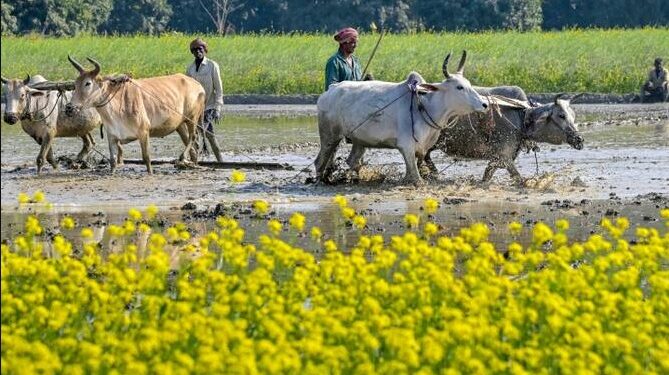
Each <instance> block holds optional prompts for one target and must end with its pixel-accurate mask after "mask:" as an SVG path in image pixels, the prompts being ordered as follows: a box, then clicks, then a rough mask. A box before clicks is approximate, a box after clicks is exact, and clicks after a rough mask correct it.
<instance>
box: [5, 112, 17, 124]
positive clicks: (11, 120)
mask: <svg viewBox="0 0 669 375" xmlns="http://www.w3.org/2000/svg"><path fill="white" fill-rule="evenodd" d="M4 120H5V122H6V123H8V124H9V125H14V124H16V123H17V122H19V115H18V114H16V113H14V112H5V118H4Z"/></svg>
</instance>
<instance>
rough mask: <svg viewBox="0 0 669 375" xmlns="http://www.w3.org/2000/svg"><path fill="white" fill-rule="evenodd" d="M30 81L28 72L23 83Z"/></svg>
mask: <svg viewBox="0 0 669 375" xmlns="http://www.w3.org/2000/svg"><path fill="white" fill-rule="evenodd" d="M29 83H30V74H28V75H26V79H24V80H23V84H24V85H27V84H29Z"/></svg>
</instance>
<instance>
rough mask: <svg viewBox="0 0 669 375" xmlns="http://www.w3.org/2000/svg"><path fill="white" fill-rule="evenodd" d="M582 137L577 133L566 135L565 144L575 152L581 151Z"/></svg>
mask: <svg viewBox="0 0 669 375" xmlns="http://www.w3.org/2000/svg"><path fill="white" fill-rule="evenodd" d="M583 141H584V139H583V137H582V136H581V135H580V134H578V133H569V134H568V135H567V143H569V145H570V146H571V147H573V148H575V149H577V150H582V149H583Z"/></svg>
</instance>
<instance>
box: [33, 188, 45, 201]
mask: <svg viewBox="0 0 669 375" xmlns="http://www.w3.org/2000/svg"><path fill="white" fill-rule="evenodd" d="M32 201H33V202H35V203H42V202H44V193H43V192H42V190H37V191H36V192H35V193H34V194H33V199H32Z"/></svg>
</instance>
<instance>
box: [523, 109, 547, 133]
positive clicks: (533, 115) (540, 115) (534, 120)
mask: <svg viewBox="0 0 669 375" xmlns="http://www.w3.org/2000/svg"><path fill="white" fill-rule="evenodd" d="M529 112H530V113H529V116H528V117H527V118H526V119H525V124H526V126H528V128H531V129H536V127H537V126H539V125H544V124H546V121H547V120H548V117H549V116H550V115H551V112H552V111H551V110H550V109H543V110H541V108H535V109H534V110H532V109H530V111H529Z"/></svg>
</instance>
